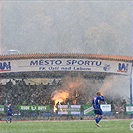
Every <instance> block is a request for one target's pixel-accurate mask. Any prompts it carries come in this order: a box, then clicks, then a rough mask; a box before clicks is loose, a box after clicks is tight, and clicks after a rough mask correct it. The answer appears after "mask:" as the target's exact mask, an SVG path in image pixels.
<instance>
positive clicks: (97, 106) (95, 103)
mask: <svg viewBox="0 0 133 133" xmlns="http://www.w3.org/2000/svg"><path fill="white" fill-rule="evenodd" d="M101 101H103V102H104V97H103V96H95V97H94V98H93V100H92V105H93V108H94V110H98V109H100V104H101Z"/></svg>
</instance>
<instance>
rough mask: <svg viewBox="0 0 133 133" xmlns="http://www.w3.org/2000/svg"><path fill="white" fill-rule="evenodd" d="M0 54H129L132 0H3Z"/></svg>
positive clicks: (130, 53) (130, 50)
mask: <svg viewBox="0 0 133 133" xmlns="http://www.w3.org/2000/svg"><path fill="white" fill-rule="evenodd" d="M0 18H1V26H0V27H1V35H0V36H1V37H0V38H1V46H0V51H1V52H0V54H2V55H3V54H8V51H9V50H11V49H13V50H18V51H19V52H20V53H22V54H27V53H84V54H104V55H122V56H132V2H131V1H127V2H126V1H115V2H113V1H112V2H111V1H107V2H106V1H83V0H82V1H37V0H36V1H25V0H23V1H21V0H20V1H12V0H10V1H6V0H5V1H2V2H1V16H0Z"/></svg>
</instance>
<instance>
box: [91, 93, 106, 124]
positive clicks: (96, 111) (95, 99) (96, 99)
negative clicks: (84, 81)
mask: <svg viewBox="0 0 133 133" xmlns="http://www.w3.org/2000/svg"><path fill="white" fill-rule="evenodd" d="M101 102H104V96H102V94H101V92H97V93H96V96H94V97H93V100H92V105H93V108H94V114H95V125H96V126H98V127H100V125H99V122H100V121H101V119H102V115H103V112H102V109H101V107H100V104H101Z"/></svg>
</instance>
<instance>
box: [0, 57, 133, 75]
mask: <svg viewBox="0 0 133 133" xmlns="http://www.w3.org/2000/svg"><path fill="white" fill-rule="evenodd" d="M27 71H92V72H108V73H116V74H124V75H130V73H131V63H130V62H121V61H108V60H95V59H69V58H68V59H62V58H61V59H60V58H52V59H49V58H48V59H22V60H5V61H0V73H8V72H27Z"/></svg>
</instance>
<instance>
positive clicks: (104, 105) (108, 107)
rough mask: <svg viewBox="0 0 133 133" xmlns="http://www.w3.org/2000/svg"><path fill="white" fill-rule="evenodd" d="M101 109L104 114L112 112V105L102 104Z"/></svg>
mask: <svg viewBox="0 0 133 133" xmlns="http://www.w3.org/2000/svg"><path fill="white" fill-rule="evenodd" d="M101 109H102V111H103V112H110V111H111V104H101Z"/></svg>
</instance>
